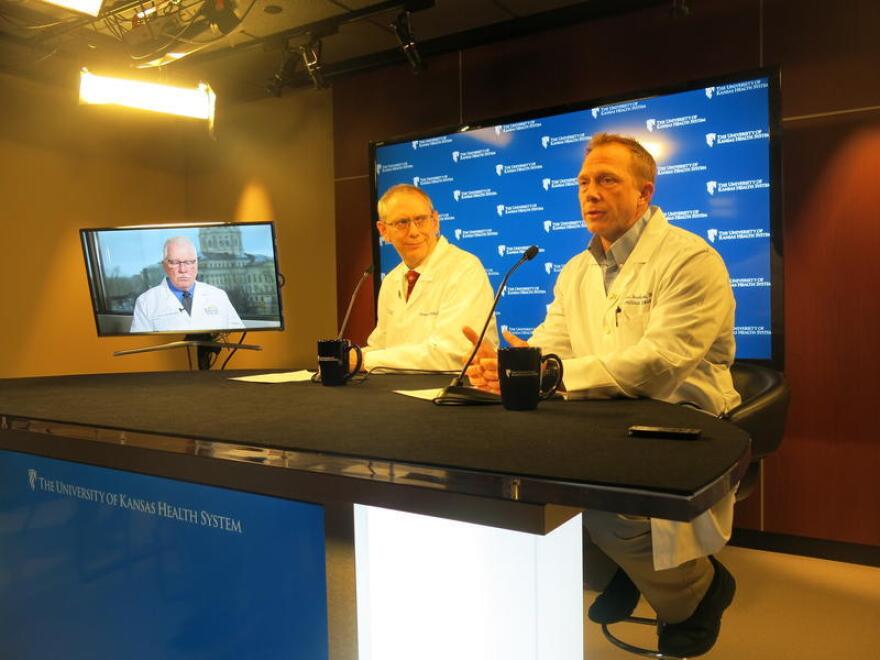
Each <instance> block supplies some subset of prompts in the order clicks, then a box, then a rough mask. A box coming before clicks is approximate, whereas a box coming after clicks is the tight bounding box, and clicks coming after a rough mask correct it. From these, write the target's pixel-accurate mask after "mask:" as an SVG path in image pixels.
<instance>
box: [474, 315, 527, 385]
mask: <svg viewBox="0 0 880 660" xmlns="http://www.w3.org/2000/svg"><path fill="white" fill-rule="evenodd" d="M461 330H462V332H463V333H464V336H465V337H467V338H468V339H469V340H470V342H471V343H472V344H473V345H475V346H476V344H477V339H478V338H479V335H478V334H477V333H476V332H475V331H474V330H473V328H469V327H467V326H465V327H464V328H462V329H461ZM504 338H505V339H506V340H507V341H508V343H510V345H511V346H528V343H527V342H525V341H523V340H522V339H520V338H519V337H517V336H516V335H514V334H512V333H510V332H505V333H504ZM466 373H467V375H468V378H469V379H470V381H471V385H473V386H474V387H476V388H479V389H481V390H486V391H487V392H494V393H495V394H500V393H501V388H500V386H499V384H498V354H497V353H496V351H495V349H494V348H492V345H491V344H490V343H489V342H487V341H486V340H485V339H484V340H483V341H482V343H481V344H480V348H479V350H478V351H477V354H476V355H475V356H474V360H473V362H471V364H470V366H469V367H468V369H467V372H466Z"/></svg>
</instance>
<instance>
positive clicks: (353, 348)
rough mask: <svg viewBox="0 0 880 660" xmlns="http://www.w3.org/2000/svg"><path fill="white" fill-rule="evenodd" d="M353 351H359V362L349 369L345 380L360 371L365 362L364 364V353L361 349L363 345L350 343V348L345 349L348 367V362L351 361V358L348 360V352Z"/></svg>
mask: <svg viewBox="0 0 880 660" xmlns="http://www.w3.org/2000/svg"><path fill="white" fill-rule="evenodd" d="M351 351H354V352H356V353H357V364H356V365H355V367H354V369H352V370H351V371H349V372H348V373H347V374H346V375H345V380H348V379H349V378H351V377H352V376H354V375H355V374H356V373H357V372H358V371H360V370H361V367H362V366H363V364H364V353H363V351H362V350H361V347H360V346H358V345H357V344H350V345H349V347H348V350H347V351H345V366H346V367H347V366H348V363H349V360H348V354H349V353H350V352H351Z"/></svg>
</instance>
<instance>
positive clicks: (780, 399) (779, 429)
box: [725, 362, 789, 461]
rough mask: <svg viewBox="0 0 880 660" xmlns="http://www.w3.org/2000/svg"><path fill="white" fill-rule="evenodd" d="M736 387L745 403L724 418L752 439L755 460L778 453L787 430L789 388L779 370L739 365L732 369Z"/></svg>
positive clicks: (742, 363)
mask: <svg viewBox="0 0 880 660" xmlns="http://www.w3.org/2000/svg"><path fill="white" fill-rule="evenodd" d="M731 374H732V375H733V386H734V387H735V388H736V391H737V392H739V394H740V396H741V397H742V403H741V404H740V405H739V406H737V407H736V408H734V409H733V410H731V411H730V412H729V413H728V414H727V415H726V416H725V418H726V419H727V420H728V421H729V422H731V423H732V424H736V425H737V426H739V427H740V428H742V429H743V430H745V431H746V432H747V433H748V434H749V435H751V437H752V460H753V461H754V460H760V459H762V458H764V457H765V456H767V455H768V454H770V453H772V452H774V451H776V449H777V447H779V444H780V443H781V442H782V435H783V432H784V431H785V418H786V415H787V413H788V400H789V389H788V383H786V382H785V377H784V376H783V375H782V374H781V373H780V372H778V371H775V370H774V369H770V368H768V367H762V366H759V365H755V364H748V363H744V362H737V363H735V364H734V365H733V367H731Z"/></svg>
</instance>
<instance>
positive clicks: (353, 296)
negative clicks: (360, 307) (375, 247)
mask: <svg viewBox="0 0 880 660" xmlns="http://www.w3.org/2000/svg"><path fill="white" fill-rule="evenodd" d="M372 274H373V264H370V265H369V266H367V268H366V270H365V271H364V273H363V275H361V279H359V280H358V283H357V286H356V287H355V288H354V293H352V294H351V300H349V301H348V309H347V310H346V311H345V318H344V319H342V325H341V326H340V328H339V334H338V335H336V339H342V335H343V334H345V328H346V326H347V325H348V317H350V316H351V308H352V307H354V301H355V299H356V298H357V294H358V291H360V290H361V285H363V283H364V282H365V281H366V280H367V278H368V277H369V276H370V275H372Z"/></svg>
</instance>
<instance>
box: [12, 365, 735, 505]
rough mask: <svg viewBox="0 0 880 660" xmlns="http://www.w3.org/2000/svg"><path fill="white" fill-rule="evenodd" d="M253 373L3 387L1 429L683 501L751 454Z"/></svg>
mask: <svg viewBox="0 0 880 660" xmlns="http://www.w3.org/2000/svg"><path fill="white" fill-rule="evenodd" d="M244 373H248V372H170V373H169V372H161V373H138V374H104V375H82V376H60V377H49V378H27V379H7V380H0V415H5V416H9V417H17V418H23V419H31V420H44V421H53V422H59V423H65V424H74V425H83V426H87V427H96V428H106V429H122V430H127V431H133V432H143V433H150V434H158V435H168V436H175V437H185V438H194V439H204V440H213V441H221V442H233V443H237V444H239V445H248V446H253V447H261V448H277V449H283V450H296V451H305V452H320V453H322V454H330V455H335V456H340V457H346V458H352V457H354V458H358V459H367V460H382V461H392V462H400V463H405V464H417V465H423V466H427V467H436V468H442V469H456V470H466V471H470V472H477V473H480V472H486V473H491V474H495V475H499V474H500V475H508V476H514V477H526V478H535V479H542V480H550V481H553V482H566V483H570V484H575V485H576V484H591V485H605V486H611V487H626V488H635V489H640V490H645V491H659V492H664V493H670V494H678V495H692V494H694V493H695V492H697V491H699V490H700V489H702V488H705V487H706V486H707V485H708V484H710V483H712V482H713V480H716V479H718V478H719V477H720V476H721V475H723V474H725V473H728V472H729V471H730V470H731V466H734V465H736V464H737V463H739V464H743V461H744V460H745V459H746V458H747V456H748V451H749V450H748V447H749V440H748V436H747V435H746V434H745V433H744V432H743V431H741V430H739V429H737V428H736V427H733V426H732V425H730V424H728V423H726V422H723V421H720V420H717V419H715V418H713V417H711V416H709V415H706V414H704V413H701V412H699V411H696V410H693V409H689V408H686V407H682V406H675V405H671V404H666V403H662V402H658V401H650V400H612V401H578V402H566V401H562V400H553V401H547V402H544V403H542V404H541V406H540V407H539V409H538V410H537V411H531V412H510V411H506V410H504V409H503V408H501V406H475V407H445V406H435V405H433V404H431V403H430V402H428V401H423V400H418V399H414V398H410V397H405V396H402V395H399V394H395V393H393V392H392V390H394V389H419V388H428V387H439V386H442V385H444V384H445V383H446V382H448V380H449V377H448V376H400V375H385V376H379V375H372V376H370V377H369V378H368V379H367V380H366V381H365V382H363V383H360V384H349V385H347V386H345V387H337V388H330V387H323V386H321V385H317V384H313V383H288V384H278V385H266V384H256V383H243V382H238V381H232V380H230V377H231V376H234V375H242V374H244ZM632 424H647V425H657V426H676V427H678V426H685V427H698V428H701V429H702V430H703V435H702V437H701V438H700V439H698V440H693V441H687V440H662V439H653V438H631V437H628V436H627V434H626V429H627V428H628V427H629V426H630V425H632Z"/></svg>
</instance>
